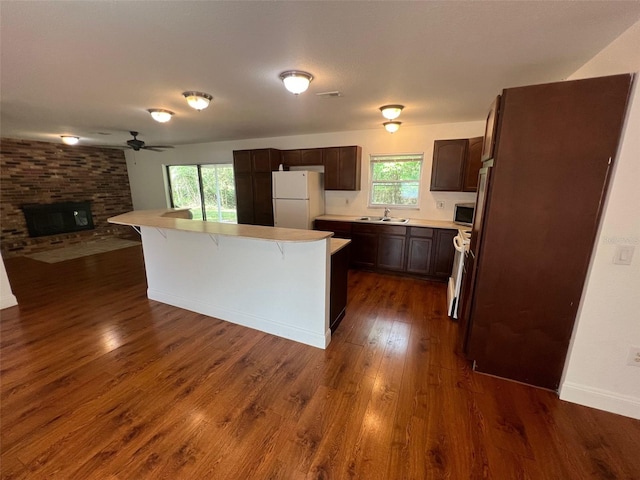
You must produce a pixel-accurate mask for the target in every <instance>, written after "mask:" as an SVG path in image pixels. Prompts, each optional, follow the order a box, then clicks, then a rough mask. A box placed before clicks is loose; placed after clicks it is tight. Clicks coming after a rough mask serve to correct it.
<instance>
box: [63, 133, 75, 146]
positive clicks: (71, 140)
mask: <svg viewBox="0 0 640 480" xmlns="http://www.w3.org/2000/svg"><path fill="white" fill-rule="evenodd" d="M60 138H61V139H62V143H64V144H65V145H75V144H76V143H78V142H79V141H80V138H79V137H73V136H71V135H60Z"/></svg>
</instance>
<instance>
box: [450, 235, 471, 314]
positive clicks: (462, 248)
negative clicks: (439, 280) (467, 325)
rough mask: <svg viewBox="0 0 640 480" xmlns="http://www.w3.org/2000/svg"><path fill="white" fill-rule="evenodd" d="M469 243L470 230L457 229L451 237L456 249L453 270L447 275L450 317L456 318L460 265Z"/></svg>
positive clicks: (461, 265) (460, 284)
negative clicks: (456, 232) (456, 233)
mask: <svg viewBox="0 0 640 480" xmlns="http://www.w3.org/2000/svg"><path fill="white" fill-rule="evenodd" d="M469 243H471V230H462V229H461V230H458V235H456V236H455V237H453V247H454V248H455V249H456V254H455V257H454V259H453V271H452V272H451V276H450V277H449V286H448V288H447V313H448V314H449V316H450V317H451V318H458V305H459V303H460V287H461V286H462V267H463V265H464V254H465V252H466V251H468V250H469Z"/></svg>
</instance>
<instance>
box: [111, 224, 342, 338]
mask: <svg viewBox="0 0 640 480" xmlns="http://www.w3.org/2000/svg"><path fill="white" fill-rule="evenodd" d="M143 213H144V212H131V213H130V214H124V215H120V216H118V217H113V218H111V219H109V221H110V222H112V223H120V224H129V225H138V226H140V231H141V235H142V246H143V251H144V260H145V267H146V272H147V284H148V290H147V295H148V297H149V298H150V299H152V300H157V301H159V302H162V303H166V304H169V305H173V306H176V307H180V308H184V309H187V310H190V311H194V312H198V313H202V314H204V315H208V316H211V317H216V318H219V319H222V320H227V321H229V322H232V323H236V324H239V325H243V326H246V327H250V328H254V329H257V330H260V331H263V332H267V333H270V334H273V335H278V336H280V337H284V338H288V339H291V340H294V341H297V342H301V343H305V344H307V345H311V346H314V347H318V348H326V346H327V345H328V344H329V342H330V341H331V330H330V329H329V278H330V276H329V269H330V251H329V237H330V234H327V233H326V232H310V231H298V230H290V229H275V228H273V227H258V226H245V225H243V226H240V225H233V226H232V225H224V224H215V223H207V222H199V221H196V220H186V219H180V218H170V219H169V218H167V217H166V216H162V215H161V217H162V218H158V220H159V221H158V222H157V223H158V225H159V226H145V225H144V224H145V223H150V224H154V223H155V222H154V221H153V220H152V219H151V216H149V218H148V219H146V220H145V218H142V219H141V214H143ZM128 216H129V217H128ZM156 216H157V213H156ZM134 217H135V218H134ZM142 217H144V215H142ZM185 222H187V223H185ZM195 224H200V225H199V226H197V227H196V225H195ZM202 224H204V225H202ZM233 232H235V233H233ZM295 232H301V234H300V235H301V237H300V238H302V240H296V238H298V237H297V236H296V235H295ZM261 237H266V238H261Z"/></svg>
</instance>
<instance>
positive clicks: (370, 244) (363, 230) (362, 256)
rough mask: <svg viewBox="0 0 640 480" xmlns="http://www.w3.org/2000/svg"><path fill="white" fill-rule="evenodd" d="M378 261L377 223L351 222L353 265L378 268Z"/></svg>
mask: <svg viewBox="0 0 640 480" xmlns="http://www.w3.org/2000/svg"><path fill="white" fill-rule="evenodd" d="M377 263H378V232H377V231H376V227H375V225H369V224H360V223H353V224H351V265H353V266H354V267H364V268H376V266H377Z"/></svg>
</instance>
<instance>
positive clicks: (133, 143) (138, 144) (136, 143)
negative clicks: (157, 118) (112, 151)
mask: <svg viewBox="0 0 640 480" xmlns="http://www.w3.org/2000/svg"><path fill="white" fill-rule="evenodd" d="M129 133H130V134H131V135H132V136H133V138H132V139H131V140H127V145H126V146H125V145H122V146H120V145H118V146H114V145H99V147H102V148H130V149H132V150H134V151H136V152H137V151H139V150H151V151H152V152H162V151H163V150H162V149H164V148H173V146H172V145H146V144H145V143H144V142H143V141H142V140H138V138H137V137H138V132H129Z"/></svg>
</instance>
